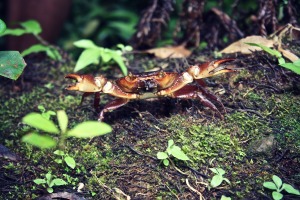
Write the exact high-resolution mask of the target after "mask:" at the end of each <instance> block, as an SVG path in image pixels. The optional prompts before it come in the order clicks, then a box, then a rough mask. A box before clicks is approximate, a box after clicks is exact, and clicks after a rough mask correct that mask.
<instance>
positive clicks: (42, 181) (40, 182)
mask: <svg viewBox="0 0 300 200" xmlns="http://www.w3.org/2000/svg"><path fill="white" fill-rule="evenodd" d="M33 182H34V183H35V184H38V185H40V184H45V183H46V180H45V179H39V178H38V179H34V180H33Z"/></svg>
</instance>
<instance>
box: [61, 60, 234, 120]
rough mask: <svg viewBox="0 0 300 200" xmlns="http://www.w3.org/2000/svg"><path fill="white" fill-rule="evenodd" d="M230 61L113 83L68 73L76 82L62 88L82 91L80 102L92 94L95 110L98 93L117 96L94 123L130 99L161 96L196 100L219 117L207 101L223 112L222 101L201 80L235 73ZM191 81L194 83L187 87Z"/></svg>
mask: <svg viewBox="0 0 300 200" xmlns="http://www.w3.org/2000/svg"><path fill="white" fill-rule="evenodd" d="M233 60H234V59H229V58H228V59H221V60H216V61H212V62H206V63H204V64H201V65H192V66H190V67H189V68H188V69H187V70H186V71H185V72H182V73H178V72H165V71H155V72H146V73H141V74H131V73H129V75H127V76H125V77H122V78H119V79H117V80H115V81H111V80H108V79H107V78H105V77H103V76H97V77H93V76H92V75H79V74H68V75H67V76H66V77H65V78H69V79H73V80H75V81H76V83H74V84H71V85H69V86H68V87H67V88H66V89H67V90H76V91H81V92H84V94H83V96H82V99H81V103H82V101H83V100H84V98H85V97H86V96H88V95H90V94H93V93H94V94H95V98H94V107H95V108H97V107H98V106H99V102H100V94H101V93H105V94H109V95H112V96H115V97H117V98H116V99H114V100H112V101H111V102H109V103H108V104H106V105H105V106H104V108H103V109H102V110H101V112H100V113H99V117H98V121H102V120H103V119H104V113H106V112H108V111H113V110H115V109H117V108H120V107H121V106H123V105H125V104H127V103H128V102H129V101H131V100H135V99H149V98H162V97H171V98H181V99H198V100H200V101H201V102H202V103H203V104H204V106H207V107H209V108H211V109H212V110H214V111H215V112H216V113H218V115H219V116H220V117H221V118H223V115H222V114H221V112H220V111H219V109H218V108H217V107H216V106H215V105H214V104H213V103H212V102H211V100H213V101H216V102H218V104H220V105H221V107H222V109H223V110H224V111H225V112H226V110H225V108H224V106H223V104H222V102H221V101H220V99H219V98H218V97H217V96H215V95H214V94H212V93H210V92H208V91H207V90H206V89H205V88H204V85H205V83H204V81H203V80H202V79H203V78H207V77H211V76H215V75H217V74H221V73H227V72H232V71H235V70H234V65H233V64H232V63H231V61H233ZM194 81H195V82H196V83H198V84H191V83H193V82H194Z"/></svg>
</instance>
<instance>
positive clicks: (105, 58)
mask: <svg viewBox="0 0 300 200" xmlns="http://www.w3.org/2000/svg"><path fill="white" fill-rule="evenodd" d="M111 58H112V55H111V53H110V52H109V51H105V50H103V51H102V53H101V59H102V61H103V62H104V63H107V62H108V61H110V60H111Z"/></svg>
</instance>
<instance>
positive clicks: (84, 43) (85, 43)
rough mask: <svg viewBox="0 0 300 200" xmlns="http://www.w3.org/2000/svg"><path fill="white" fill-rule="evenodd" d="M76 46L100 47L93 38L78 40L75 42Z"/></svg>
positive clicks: (85, 47)
mask: <svg viewBox="0 0 300 200" xmlns="http://www.w3.org/2000/svg"><path fill="white" fill-rule="evenodd" d="M73 44H74V46H76V47H79V48H84V49H99V47H98V46H97V45H95V43H94V42H93V41H91V40H86V39H84V40H78V41H76V42H74V43H73Z"/></svg>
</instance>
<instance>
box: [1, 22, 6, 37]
mask: <svg viewBox="0 0 300 200" xmlns="http://www.w3.org/2000/svg"><path fill="white" fill-rule="evenodd" d="M5 30H6V24H5V23H4V21H2V20H1V19H0V35H1V34H2V33H4V31H5Z"/></svg>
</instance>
